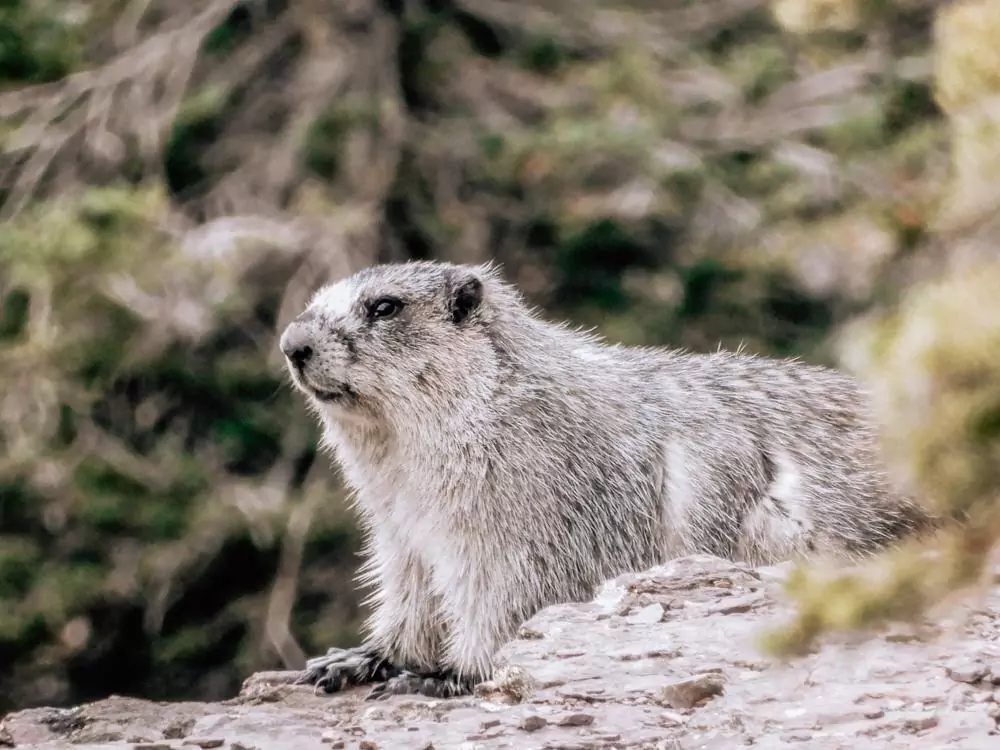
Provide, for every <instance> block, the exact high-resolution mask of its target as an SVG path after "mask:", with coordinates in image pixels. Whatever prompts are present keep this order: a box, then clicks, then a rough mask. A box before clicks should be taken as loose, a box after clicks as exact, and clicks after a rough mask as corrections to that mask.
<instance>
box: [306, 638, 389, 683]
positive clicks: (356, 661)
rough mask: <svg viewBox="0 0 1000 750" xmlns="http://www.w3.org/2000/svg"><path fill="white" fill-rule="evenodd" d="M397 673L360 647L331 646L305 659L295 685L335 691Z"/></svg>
mask: <svg viewBox="0 0 1000 750" xmlns="http://www.w3.org/2000/svg"><path fill="white" fill-rule="evenodd" d="M400 672H401V670H400V669H399V668H398V667H396V666H395V665H393V664H392V663H390V662H389V661H388V660H386V659H384V658H382V657H381V656H379V655H378V654H376V653H373V652H371V651H367V650H366V649H364V648H331V649H328V650H327V652H326V654H324V655H323V656H317V657H315V658H312V659H309V661H307V662H306V668H305V669H303V670H302V673H301V674H300V675H299V676H298V678H297V679H296V680H295V684H297V685H313V686H315V687H316V689H317V690H322V691H323V692H325V693H336V692H338V691H340V690H343V689H344V688H345V687H350V686H352V685H364V684H367V683H371V682H378V683H384V682H385V681H386V680H389V679H391V678H393V677H395V676H397V675H399V674H400Z"/></svg>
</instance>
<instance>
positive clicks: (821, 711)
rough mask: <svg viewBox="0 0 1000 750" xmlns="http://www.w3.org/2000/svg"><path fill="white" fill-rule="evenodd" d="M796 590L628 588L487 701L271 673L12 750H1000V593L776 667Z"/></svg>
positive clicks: (53, 725) (549, 642) (563, 615)
mask: <svg viewBox="0 0 1000 750" xmlns="http://www.w3.org/2000/svg"><path fill="white" fill-rule="evenodd" d="M782 573H783V569H782V568H764V569H758V570H754V569H750V568H746V567H742V566H738V565H733V564H731V563H728V562H725V561H722V560H719V559H716V558H711V557H704V556H694V557H686V558H682V559H679V560H676V561H674V562H672V563H670V564H668V565H664V566H661V567H657V568H653V569H652V570H649V571H646V572H644V573H641V574H636V575H626V576H622V577H621V578H619V579H617V580H616V581H613V582H609V583H608V584H607V585H606V586H605V588H604V589H603V590H602V592H601V593H600V595H599V596H598V597H597V599H596V600H595V601H594V602H591V603H588V604H577V605H563V606H557V607H551V608H549V609H547V610H545V611H543V612H541V613H539V614H538V616H536V617H535V618H533V619H532V620H531V621H529V622H528V623H526V624H525V626H524V627H523V628H522V629H521V632H520V634H519V637H518V639H517V640H515V641H514V642H513V643H511V644H509V645H508V646H506V647H505V648H504V649H503V651H502V652H501V654H500V659H501V661H502V666H501V668H500V669H499V670H498V675H497V679H496V681H495V682H494V683H492V684H489V685H486V686H482V689H481V690H480V694H478V695H477V696H475V697H469V698H462V699H454V700H450V701H440V700H430V699H425V698H414V697H401V696H397V697H393V698H391V699H389V700H387V701H382V702H374V703H369V702H365V701H363V700H362V698H363V696H364V694H365V692H366V691H365V690H362V689H355V690H352V691H349V692H347V693H344V694H341V695H336V696H322V695H314V694H312V692H311V691H310V690H309V689H308V688H303V687H297V686H292V685H291V684H290V680H291V677H292V674H291V673H287V672H271V673H262V674H257V675H254V676H252V677H251V678H249V679H248V680H247V681H246V683H245V684H244V686H243V689H242V691H241V693H240V695H239V696H238V697H236V698H234V699H232V700H230V701H226V702H223V703H215V704H203V703H168V704H164V703H151V702H148V701H142V700H136V699H131V698H122V697H111V698H108V699H106V700H102V701H98V702H97V703H91V704H88V705H84V706H79V707H76V708H73V709H68V710H67V709H52V708H43V709H33V710H27V711H21V712H18V713H13V714H10V715H8V716H7V717H5V718H4V720H3V723H2V725H0V747H2V746H5V745H6V746H15V747H18V748H26V747H32V748H38V749H39V750H55V749H56V748H66V747H69V746H73V747H77V748H88V749H89V750H97V748H107V749H108V750H111V749H112V748H115V749H116V750H120V749H121V748H123V747H129V748H136V749H137V750H138V749H139V748H146V749H147V750H154V749H163V750H166V749H167V748H170V749H172V750H181V749H183V748H191V749H192V750H193V749H194V748H198V747H201V748H214V747H218V748H225V749H226V750H241V749H243V750H250V748H258V749H259V750H269V749H271V748H274V749H275V750H285V749H286V748H287V749H288V750H310V749H312V748H316V749H317V750H319V749H323V748H345V749H347V748H351V749H352V750H385V749H387V748H401V749H402V748H413V749H414V750H421V749H422V750H431V749H432V748H434V749H435V750H441V749H442V748H456V749H459V748H461V749H462V750H466V749H467V750H474V749H475V748H518V749H521V748H523V749H525V750H531V749H533V748H538V749H542V748H546V749H548V748H551V749H553V750H554V749H555V748H560V749H562V750H573V749H577V748H579V749H580V750H584V749H590V748H650V750H652V749H654V748H663V749H669V750H675V749H684V750H688V749H690V750H695V749H696V748H699V749H700V748H704V749H705V750H716V749H718V750H729V749H730V748H739V747H744V746H748V747H754V748H792V747H794V748H823V749H824V750H826V749H828V748H829V749H831V750H834V749H837V748H845V749H847V748H851V750H859V749H865V748H873V749H874V748H887V749H888V748H907V747H921V748H948V747H951V748H961V750H979V749H980V748H982V750H987V748H989V749H991V750H997V748H1000V728H998V721H1000V581H997V582H994V584H993V585H992V586H991V588H990V589H989V590H988V591H986V592H985V594H984V595H983V596H981V597H976V599H975V601H973V602H972V603H969V604H966V605H963V606H962V607H961V608H952V609H949V610H948V611H947V613H946V614H947V615H948V617H949V618H950V619H949V620H947V621H945V620H943V619H938V620H937V621H936V623H935V625H933V626H929V625H928V626H924V627H922V628H920V629H919V630H918V629H913V628H908V629H904V628H895V629H893V630H890V631H887V632H881V633H878V634H875V635H873V636H871V637H870V638H866V639H863V640H862V639H857V640H856V641H855V642H854V643H848V642H844V641H842V640H841V641H838V642H830V643H827V644H825V645H824V646H822V647H821V648H819V649H818V650H817V651H816V652H815V653H813V654H810V655H808V656H806V657H803V658H801V659H797V660H795V661H793V662H791V663H789V664H779V663H775V662H771V661H769V660H767V659H764V658H762V657H761V656H760V654H759V652H758V651H757V649H756V648H755V645H754V639H755V637H756V636H757V634H758V633H759V632H760V630H761V628H762V627H763V626H765V625H766V624H768V623H771V622H774V621H775V617H776V616H780V615H781V614H782V612H784V611H787V610H786V606H785V605H784V604H782V603H781V602H780V593H779V592H780V589H779V581H780V579H781V577H782Z"/></svg>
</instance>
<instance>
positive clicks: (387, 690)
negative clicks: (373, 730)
mask: <svg viewBox="0 0 1000 750" xmlns="http://www.w3.org/2000/svg"><path fill="white" fill-rule="evenodd" d="M475 686H476V683H475V681H474V680H471V679H469V678H460V677H458V675H456V674H455V673H454V672H452V671H451V670H443V671H440V672H433V673H429V674H417V673H415V672H408V671H402V672H400V673H399V674H397V675H396V676H395V677H390V678H389V679H388V680H386V681H385V682H383V683H382V684H380V685H376V686H375V687H373V688H372V690H371V692H370V693H368V695H367V696H366V697H365V700H368V701H371V700H382V699H384V698H388V697H389V696H390V695H414V694H420V695H426V696H428V697H430V698H455V697H457V696H459V695H470V694H471V693H472V691H473V689H474V688H475Z"/></svg>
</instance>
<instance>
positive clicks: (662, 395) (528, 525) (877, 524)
mask: <svg viewBox="0 0 1000 750" xmlns="http://www.w3.org/2000/svg"><path fill="white" fill-rule="evenodd" d="M281 347H282V350H283V351H284V352H285V354H286V356H287V357H288V360H289V369H290V371H291V373H292V376H293V379H294V381H295V383H296V385H297V386H298V387H299V388H300V389H301V390H303V391H304V392H305V393H306V394H308V397H309V401H310V402H311V404H312V406H313V407H314V410H315V412H316V414H317V416H318V417H319V419H320V420H321V422H322V425H323V428H324V436H325V442H326V444H327V446H328V447H329V448H330V449H332V451H333V453H334V454H335V456H336V458H337V461H338V463H339V465H340V467H341V469H342V471H343V475H344V477H345V479H346V482H347V484H348V485H349V487H350V488H351V489H352V490H353V497H354V502H355V504H356V507H357V508H358V510H359V511H360V516H361V522H362V526H363V528H364V530H365V532H366V538H367V544H366V555H367V558H368V560H367V563H366V566H365V570H364V572H363V575H362V579H363V580H364V581H365V582H366V583H368V584H371V585H372V586H373V587H374V594H373V596H372V601H373V603H374V611H373V615H372V617H371V619H370V621H369V622H368V636H367V638H366V640H365V643H364V645H363V646H362V647H360V648H357V649H347V650H343V649H331V650H330V652H328V654H327V655H326V656H323V657H319V658H317V659H313V660H311V661H310V663H309V666H308V667H307V669H306V671H305V672H304V674H303V678H302V679H303V680H304V681H308V682H312V683H315V684H318V685H322V686H323V687H324V688H325V689H327V690H330V691H333V690H337V689H339V688H340V687H341V686H343V685H345V684H356V683H361V682H380V683H382V684H381V685H380V686H378V687H376V688H375V691H374V694H383V693H387V692H389V693H392V692H415V691H419V692H424V693H427V694H435V695H453V694H456V693H461V692H466V691H468V690H469V689H471V687H472V686H473V685H474V684H475V683H476V682H478V681H481V680H483V679H487V678H488V677H489V675H490V672H491V659H492V656H493V654H494V653H495V651H496V650H497V649H498V648H499V647H500V646H501V645H503V643H504V642H506V641H507V640H509V639H510V638H511V637H513V636H514V634H515V632H516V630H517V628H518V626H519V625H520V624H521V623H522V622H523V621H525V620H526V619H528V618H530V617H531V616H532V615H533V614H534V613H535V612H537V611H538V610H539V609H541V608H542V607H545V606H547V605H550V604H554V603H560V602H568V601H585V600H588V599H590V598H591V597H592V596H593V594H594V592H595V590H596V588H597V587H598V586H599V585H600V584H601V583H602V582H603V581H605V580H607V579H609V578H612V577H614V576H617V575H620V574H621V573H623V572H626V571H634V570H642V569H645V568H648V567H650V566H652V565H654V564H657V563H660V562H663V561H665V560H667V559H670V558H672V557H676V556H679V555H682V554H686V553H694V552H704V553H710V554H715V555H719V556H722V557H726V558H730V559H736V560H743V561H746V562H749V563H754V564H761V563H768V562H773V561H778V560H784V559H788V558H791V557H796V556H800V555H808V554H811V553H821V554H830V555H838V556H858V555H862V554H865V553H869V552H872V551H875V550H877V549H879V548H881V547H883V546H885V545H887V544H889V543H891V542H892V541H893V540H895V539H898V538H899V537H901V536H902V535H904V534H906V533H908V532H910V531H913V530H916V529H917V528H919V527H920V526H922V525H923V523H924V517H923V514H922V513H921V511H920V510H919V508H918V507H917V506H916V505H915V504H913V503H912V502H910V501H908V500H906V499H905V498H901V497H899V496H896V495H894V494H893V493H892V491H891V490H890V489H889V487H888V485H887V482H886V480H885V477H884V475H883V471H882V470H881V468H880V466H879V464H878V461H877V457H876V447H875V432H874V429H873V426H872V424H871V422H870V419H869V416H868V413H867V406H866V398H865V395H864V393H863V391H862V390H861V388H860V386H859V384H858V383H857V382H856V381H855V380H854V379H852V378H850V377H849V376H847V375H845V374H842V373H838V372H835V371H831V370H828V369H823V368H820V367H815V366H808V365H805V364H801V363H798V362H792V361H779V360H769V359H764V358H758V357H753V356H749V355H743V354H729V353H716V354H707V355H701V354H690V353H682V352H677V351H671V350H667V349H654V348H645V349H640V348H630V347H623V346H611V345H607V344H605V343H603V342H602V341H601V340H599V339H598V338H596V337H594V336H591V335H587V334H583V333H581V332H578V331H574V330H571V329H569V328H567V327H566V326H563V325H555V324H552V323H549V322H546V321H544V320H543V319H542V318H541V317H540V316H538V315H537V314H536V313H535V312H534V311H533V310H531V309H529V308H528V307H527V306H526V305H525V304H524V303H523V301H522V300H521V297H520V295H519V294H518V293H517V292H516V290H515V289H514V288H513V287H512V286H510V285H508V284H506V283H505V282H503V281H502V280H501V279H500V277H499V275H498V273H497V271H496V270H495V269H494V268H492V267H489V266H485V267H484V266H476V267H472V266H459V265H450V264H444V263H434V262H413V263H405V264H398V265H383V266H376V267H374V268H370V269H367V270H365V271H361V272H359V273H358V274H356V275H354V276H352V277H350V278H348V279H345V280H343V281H340V282H339V283H337V284H334V285H331V286H328V287H326V288H324V289H322V290H320V291H319V292H318V293H317V295H316V296H315V298H314V299H313V301H312V302H311V304H310V305H309V307H308V308H307V310H306V311H305V312H304V313H303V314H302V315H301V316H300V317H299V318H297V319H296V320H295V321H294V322H293V323H292V324H290V325H289V327H288V328H287V329H286V331H285V333H284V335H283V336H282V341H281Z"/></svg>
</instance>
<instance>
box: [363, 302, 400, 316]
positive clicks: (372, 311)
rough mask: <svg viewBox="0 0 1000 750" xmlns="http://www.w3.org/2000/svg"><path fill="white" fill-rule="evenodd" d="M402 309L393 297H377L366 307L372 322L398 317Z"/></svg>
mask: <svg viewBox="0 0 1000 750" xmlns="http://www.w3.org/2000/svg"><path fill="white" fill-rule="evenodd" d="M402 309H403V303H402V301H401V300H398V299H396V298H395V297H379V298H378V299H377V300H375V301H374V302H372V303H371V305H370V306H369V307H368V315H369V316H370V317H371V318H372V319H373V320H374V319H378V318H391V317H393V316H394V315H398V314H399V311H400V310H402Z"/></svg>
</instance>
